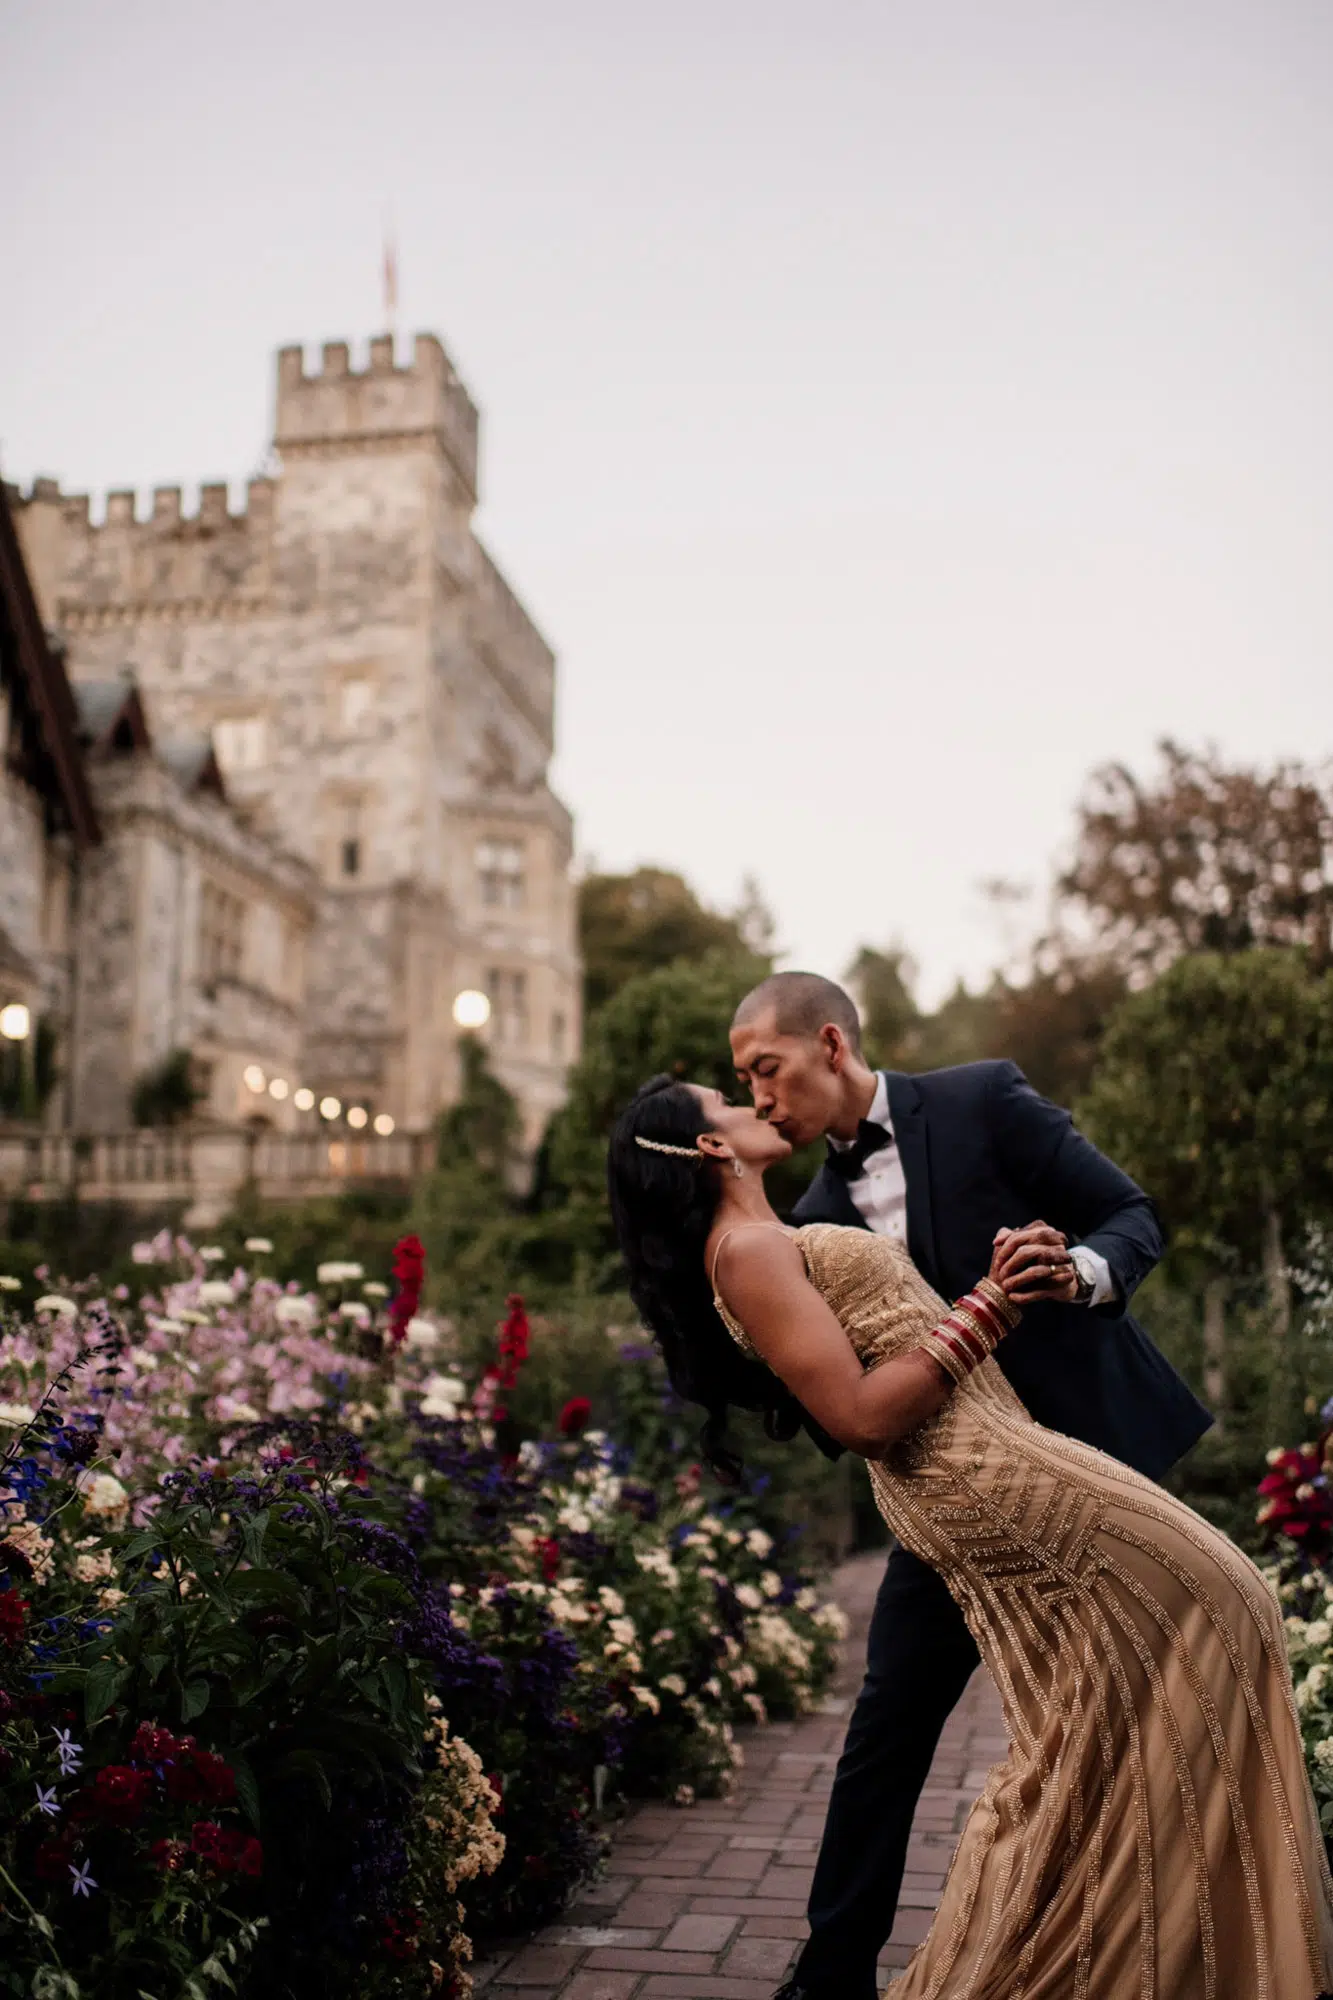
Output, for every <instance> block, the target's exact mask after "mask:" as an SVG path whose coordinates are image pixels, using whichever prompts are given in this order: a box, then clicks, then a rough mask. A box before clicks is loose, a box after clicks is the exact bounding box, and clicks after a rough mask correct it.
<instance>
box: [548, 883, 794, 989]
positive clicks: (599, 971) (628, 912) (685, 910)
mask: <svg viewBox="0 0 1333 2000" xmlns="http://www.w3.org/2000/svg"><path fill="white" fill-rule="evenodd" d="M771 934H772V918H771V916H770V915H769V913H768V911H767V910H766V909H765V908H764V905H763V903H762V900H761V899H760V897H759V893H758V890H757V888H756V887H755V885H754V883H753V882H750V881H747V883H746V886H745V896H744V900H743V902H742V904H741V907H740V909H739V910H738V911H737V912H736V913H735V915H733V916H723V915H722V914H721V913H720V912H719V911H717V910H710V909H708V908H707V907H706V906H705V905H704V904H703V903H701V902H700V901H699V899H698V897H697V896H696V895H695V893H694V891H693V890H692V889H691V888H690V886H689V884H688V882H686V880H685V878H684V877H683V876H682V875H676V874H673V873H672V872H671V871H670V870H669V869H666V868H636V869H635V871H634V873H633V874H632V875H588V876H585V878H584V880H583V881H582V882H581V883H580V885H579V948H580V950H581V951H582V953H583V1000H584V1009H585V1013H586V1014H588V1015H591V1014H592V1013H594V1012H595V1011H596V1009H597V1008H598V1007H602V1006H604V1005H605V1004H606V1002H607V1001H608V1000H610V999H611V998H612V997H613V995H615V994H616V993H618V992H619V991H620V989H621V987H622V986H624V985H625V984H626V982H627V981H628V980H630V979H633V978H636V977H637V976H638V975H639V974H641V973H645V972H656V971H658V970H659V969H660V968H662V967H663V966H668V965H674V964H676V962H677V961H678V960H681V959H694V960H697V959H701V958H703V957H704V956H705V955H706V954H707V953H709V952H722V953H724V954H730V955H731V956H733V957H735V958H737V959H740V958H745V957H748V956H750V955H751V946H752V943H753V942H759V943H760V945H761V955H763V956H766V955H767V949H768V946H767V939H768V938H769V937H771ZM768 969H769V968H768V965H767V964H765V965H764V967H763V971H767V970H768ZM755 976H756V978H762V976H763V972H762V971H761V972H760V973H757V974H756V975H755Z"/></svg>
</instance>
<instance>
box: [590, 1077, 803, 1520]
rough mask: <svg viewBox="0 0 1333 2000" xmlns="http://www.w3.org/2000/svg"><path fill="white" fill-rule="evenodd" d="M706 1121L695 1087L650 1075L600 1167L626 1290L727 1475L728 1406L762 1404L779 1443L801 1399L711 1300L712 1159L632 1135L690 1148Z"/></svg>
mask: <svg viewBox="0 0 1333 2000" xmlns="http://www.w3.org/2000/svg"><path fill="white" fill-rule="evenodd" d="M708 1130H709V1125H708V1120H707V1119H706V1118H705V1116H704V1114H703V1111H702V1109H701V1108H700V1104H699V1100H698V1098H697V1097H696V1096H695V1095H694V1092H693V1091H691V1090H688V1089H687V1088H686V1086H685V1085H684V1084H683V1083H680V1082H678V1081H677V1080H676V1079H675V1078H674V1077H670V1076H655V1077H653V1078H651V1079H650V1081H649V1082H647V1083H645V1084H643V1085H642V1086H641V1088H640V1089H639V1090H638V1091H637V1092H636V1093H635V1096H634V1098H633V1101H632V1102H631V1103H630V1105H629V1107H628V1108H627V1109H626V1110H625V1111H624V1112H623V1113H622V1114H621V1116H620V1118H619V1119H618V1121H617V1123H616V1127H615V1130H614V1131H613V1132H612V1134H611V1145H610V1150H609V1152H608V1155H607V1163H606V1174H607V1185H608V1188H609V1190H610V1195H611V1217H612V1220H613V1222H614V1223H615V1230H616V1235H617V1237H618V1238H619V1241H620V1248H621V1251H622V1252H623V1254H624V1258H625V1262H626V1264H627V1265H628V1267H629V1289H630V1296H631V1298H632V1299H633V1300H634V1303H635V1305H636V1306H637V1307H638V1309H639V1311H640V1313H641V1314H642V1315H643V1318H644V1321H645V1323H646V1325H647V1326H648V1327H649V1328H650V1330H651V1331H652V1333H653V1334H654V1335H655V1336H656V1339H657V1343H658V1345H659V1346H660V1348H661V1350H662V1358H663V1360H664V1361H665V1362H666V1369H667V1374H668V1375H669V1376H670V1378H671V1386H672V1387H673V1389H675V1391H676V1393H677V1395H679V1396H684V1397H686V1398H687V1399H688V1400H689V1401H690V1402H692V1403H700V1404H702V1405H703V1408H704V1409H705V1410H706V1411H707V1413H708V1414H707V1421H706V1422H705V1424H704V1427H703V1432H702V1435H701V1437H700V1440H699V1443H700V1449H701V1450H702V1452H703V1455H704V1457H705V1458H706V1459H707V1460H708V1462H709V1464H710V1465H711V1466H712V1467H713V1470H714V1471H715V1472H716V1473H717V1475H718V1477H719V1478H720V1479H723V1480H725V1481H726V1482H727V1483H728V1484H734V1482H735V1481H736V1479H737V1478H738V1477H739V1475H740V1469H741V1467H740V1460H739V1459H738V1458H737V1457H736V1455H735V1453H734V1452H732V1451H729V1450H728V1449H727V1445H726V1442H725V1436H726V1427H727V1410H728V1408H729V1406H730V1405H732V1404H735V1405H736V1407H737V1408H738V1409H742V1410H758V1411H760V1412H762V1415H763V1420H764V1429H765V1430H766V1431H767V1433H768V1435H769V1437H771V1438H776V1439H780V1440H782V1441H784V1442H785V1441H786V1440H787V1439H788V1438H793V1437H795V1435H796V1433H797V1431H798V1430H799V1429H800V1425H801V1411H800V1405H799V1404H798V1403H797V1401H796V1399H795V1397H794V1396H792V1395H791V1394H790V1392H789V1391H788V1390H787V1389H785V1388H784V1387H783V1385H782V1383H781V1382H780V1381H779V1380H778V1378H777V1376H776V1375H774V1374H773V1372H772V1370H771V1369H768V1368H765V1367H764V1366H763V1364H762V1363H761V1362H757V1361H750V1360H748V1359H747V1358H746V1356H745V1355H744V1354H742V1352H741V1350H740V1349H739V1348H738V1347H737V1345H736V1343H735V1341H734V1340H733V1339H732V1337H731V1335H730V1334H729V1333H728V1332H727V1329H726V1327H725V1326H724V1325H723V1324H722V1321H721V1320H720V1319H719V1318H718V1315H717V1309H716V1307H715V1306H714V1304H713V1288H712V1284H711V1282H710V1280H709V1274H708V1273H707V1271H706V1270H705V1269H704V1244H705V1243H706V1242H707V1240H708V1232H709V1230H710V1229H711V1228H712V1226H713V1217H714V1215H715V1214H716V1212H717V1204H718V1200H719V1198H720V1194H719V1183H718V1171H719V1170H718V1168H717V1166H716V1165H715V1164H714V1163H713V1162H712V1161H711V1160H707V1159H690V1158H682V1157H680V1155H678V1154H674V1153H655V1152H652V1151H650V1150H649V1149H648V1148H646V1147H643V1146H640V1145H638V1144H637V1143H636V1141H637V1140H638V1139H639V1138H644V1139H655V1140H656V1141H657V1142H658V1144H659V1145H667V1146H683V1147H691V1148H692V1147H695V1146H696V1145H697V1143H698V1139H699V1134H700V1133H701V1132H706V1131H708Z"/></svg>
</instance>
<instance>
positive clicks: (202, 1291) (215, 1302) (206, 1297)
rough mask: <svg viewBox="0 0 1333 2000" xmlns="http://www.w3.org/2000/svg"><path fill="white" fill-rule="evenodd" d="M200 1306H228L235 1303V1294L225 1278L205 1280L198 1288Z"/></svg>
mask: <svg viewBox="0 0 1333 2000" xmlns="http://www.w3.org/2000/svg"><path fill="white" fill-rule="evenodd" d="M199 1303H200V1305H201V1306H230V1305H234V1304H235V1303H236V1294H235V1292H234V1291H233V1290H232V1288H231V1286H230V1285H229V1284H228V1283H227V1280H226V1279H225V1278H205V1279H204V1282H203V1284H202V1285H200V1287H199Z"/></svg>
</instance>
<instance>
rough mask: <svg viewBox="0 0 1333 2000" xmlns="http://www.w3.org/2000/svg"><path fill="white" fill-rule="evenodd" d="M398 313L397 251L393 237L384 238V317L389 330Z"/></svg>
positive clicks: (386, 236)
mask: <svg viewBox="0 0 1333 2000" xmlns="http://www.w3.org/2000/svg"><path fill="white" fill-rule="evenodd" d="M397 312H398V250H397V246H396V245H395V243H394V240H393V237H392V236H391V235H389V234H388V232H387V231H386V233H385V237H384V316H385V319H386V320H387V322H388V324H389V326H390V328H392V326H393V323H394V319H395V318H396V316H397Z"/></svg>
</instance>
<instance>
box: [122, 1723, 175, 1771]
mask: <svg viewBox="0 0 1333 2000" xmlns="http://www.w3.org/2000/svg"><path fill="white" fill-rule="evenodd" d="M176 1749H177V1744H176V1739H175V1737H174V1736H173V1735H172V1733H171V1731H170V1730H169V1729H161V1728H159V1727H158V1725H157V1723H155V1722H141V1723H140V1724H139V1727H138V1728H137V1729H136V1730H135V1732H134V1735H133V1737H132V1739H131V1741H130V1755H131V1757H134V1758H137V1759H138V1761H139V1763H141V1764H165V1763H167V1762H168V1760H169V1759H170V1758H172V1757H174V1756H175V1755H176Z"/></svg>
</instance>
